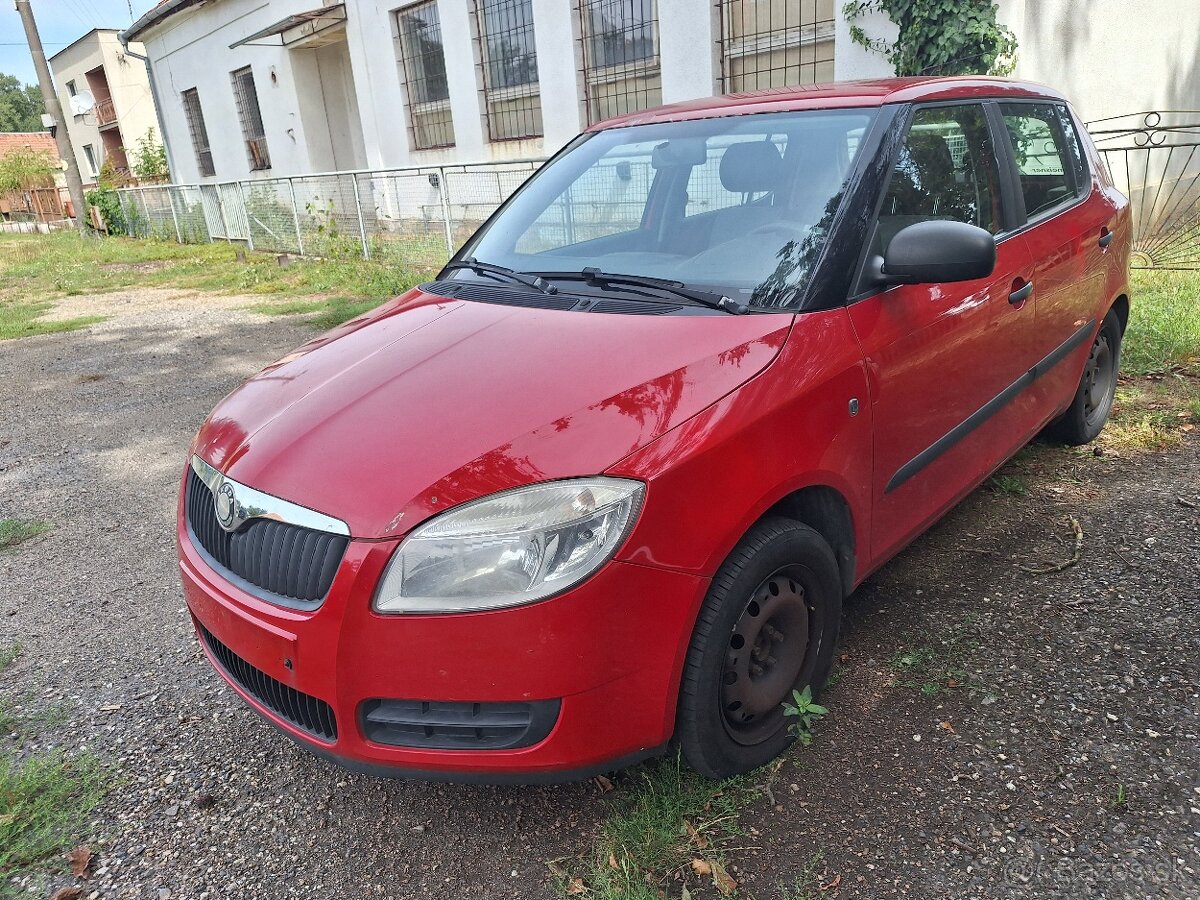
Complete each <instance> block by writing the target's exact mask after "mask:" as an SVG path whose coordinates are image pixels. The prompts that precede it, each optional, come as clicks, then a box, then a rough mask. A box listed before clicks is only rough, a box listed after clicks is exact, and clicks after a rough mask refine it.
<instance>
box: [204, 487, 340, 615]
mask: <svg viewBox="0 0 1200 900" xmlns="http://www.w3.org/2000/svg"><path fill="white" fill-rule="evenodd" d="M187 518H188V525H190V526H191V529H192V534H193V535H195V538H196V541H197V543H199V545H200V546H201V547H203V548H204V550H206V551H207V552H208V555H209V556H210V557H212V559H213V561H215V562H216V563H217V565H219V566H220V567H221V568H223V569H226V570H227V571H229V572H232V573H233V574H234V575H236V576H238V577H239V578H242V579H244V580H245V581H248V582H249V583H250V584H252V585H254V586H255V587H257V588H260V589H262V590H263V591H266V592H267V593H268V594H275V595H276V596H278V597H282V598H285V599H290V600H295V601H299V602H301V603H306V604H315V603H319V602H320V601H322V600H324V599H325V595H326V594H328V593H329V586H330V585H331V584H333V576H334V574H335V573H336V572H337V568H338V565H339V564H340V563H341V561H342V555H343V554H344V553H345V552H346V544H347V540H348V539H347V538H345V537H343V536H342V535H340V534H330V533H329V532H326V531H316V530H314V529H312V528H303V527H301V526H299V525H291V524H289V523H287V522H279V521H276V520H275V519H251V520H250V521H249V522H247V523H246V524H245V525H244V526H242V528H241V529H240V530H238V531H233V532H230V531H226V530H225V529H223V528H222V527H221V526H220V524H219V523H218V522H217V510H216V507H215V506H214V505H213V496H212V491H210V490H209V489H208V485H206V484H205V483H204V482H203V481H201V479H200V476H199V475H197V474H196V472H195V470H194V469H189V470H188V484H187ZM267 599H270V598H267Z"/></svg>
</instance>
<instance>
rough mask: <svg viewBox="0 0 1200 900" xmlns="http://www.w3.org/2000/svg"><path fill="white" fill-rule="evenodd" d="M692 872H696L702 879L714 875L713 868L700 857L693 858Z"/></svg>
mask: <svg viewBox="0 0 1200 900" xmlns="http://www.w3.org/2000/svg"><path fill="white" fill-rule="evenodd" d="M692 871H693V872H695V873H696V874H697V875H699V876H700V877H701V878H704V877H705V876H707V875H711V874H712V866H710V865H709V864H708V863H706V862H705V861H704V860H702V859H701V858H700V857H698V856H693V857H692Z"/></svg>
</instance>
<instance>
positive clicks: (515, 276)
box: [442, 256, 558, 294]
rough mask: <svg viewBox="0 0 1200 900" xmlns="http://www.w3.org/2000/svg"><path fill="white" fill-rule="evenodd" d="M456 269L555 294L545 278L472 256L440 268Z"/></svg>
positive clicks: (554, 289) (554, 288) (556, 289)
mask: <svg viewBox="0 0 1200 900" xmlns="http://www.w3.org/2000/svg"><path fill="white" fill-rule="evenodd" d="M458 269H467V270H469V271H471V272H474V273H475V274H476V275H485V276H486V275H491V276H492V277H494V278H497V279H500V280H503V279H507V280H509V281H512V282H516V283H517V284H523V285H525V286H526V287H531V288H533V289H534V290H535V291H541V292H542V293H543V294H557V293H558V288H556V287H555V286H554V285H552V284H547V283H546V279H544V278H540V277H538V276H537V275H525V274H523V273H521V272H514V271H513V270H512V269H510V268H508V267H507V266H498V265H496V264H495V263H486V262H480V261H479V260H477V259H476V258H475V257H473V256H468V257H467V258H466V259H460V260H456V261H454V262H448V263H446V265H445V266H444V267H443V268H442V271H443V272H453V271H456V270H458Z"/></svg>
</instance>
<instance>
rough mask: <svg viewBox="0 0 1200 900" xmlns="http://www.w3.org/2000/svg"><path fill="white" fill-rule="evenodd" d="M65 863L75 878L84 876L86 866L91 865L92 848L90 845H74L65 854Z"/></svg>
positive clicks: (85, 875) (86, 869)
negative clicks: (73, 847) (72, 848)
mask: <svg viewBox="0 0 1200 900" xmlns="http://www.w3.org/2000/svg"><path fill="white" fill-rule="evenodd" d="M67 864H68V865H69V866H70V867H71V874H72V875H74V876H75V877H76V878H86V877H87V871H88V868H89V867H90V866H91V865H92V850H91V848H90V847H76V848H75V849H74V850H72V851H71V852H70V853H68V854H67Z"/></svg>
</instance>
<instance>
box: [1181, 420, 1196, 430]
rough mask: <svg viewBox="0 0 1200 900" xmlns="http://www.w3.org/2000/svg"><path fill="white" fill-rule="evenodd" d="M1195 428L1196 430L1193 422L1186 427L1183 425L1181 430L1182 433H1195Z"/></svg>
mask: <svg viewBox="0 0 1200 900" xmlns="http://www.w3.org/2000/svg"><path fill="white" fill-rule="evenodd" d="M1195 428H1196V426H1195V425H1193V424H1192V423H1191V422H1188V423H1187V424H1186V425H1181V426H1180V428H1179V430H1180V431H1194V430H1195Z"/></svg>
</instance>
